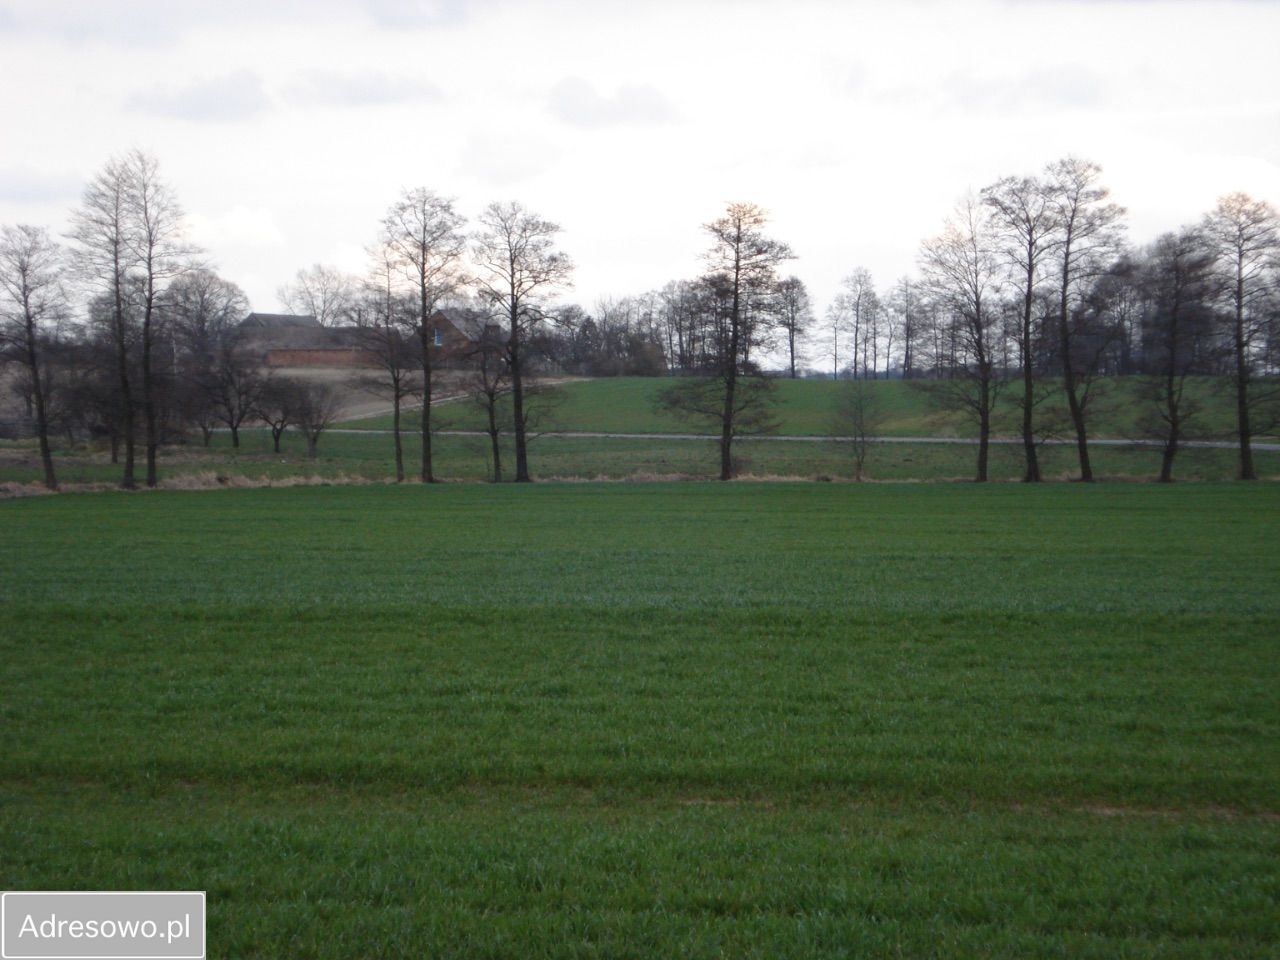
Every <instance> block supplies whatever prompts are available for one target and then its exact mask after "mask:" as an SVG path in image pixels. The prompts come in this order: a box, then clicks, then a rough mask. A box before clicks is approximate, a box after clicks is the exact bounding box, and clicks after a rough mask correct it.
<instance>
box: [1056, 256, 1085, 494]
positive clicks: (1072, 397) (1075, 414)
mask: <svg viewBox="0 0 1280 960" xmlns="http://www.w3.org/2000/svg"><path fill="white" fill-rule="evenodd" d="M1070 282H1071V236H1070V234H1068V235H1067V242H1066V246H1065V247H1064V248H1063V253H1062V277H1061V285H1062V291H1061V294H1060V299H1059V301H1058V347H1059V349H1060V350H1061V352H1062V389H1063V391H1064V392H1065V393H1066V395H1067V409H1068V410H1070V412H1071V425H1072V427H1073V428H1074V429H1075V432H1076V453H1077V455H1078V456H1079V458H1080V480H1081V482H1083V483H1093V466H1092V464H1090V462H1089V435H1088V433H1087V432H1086V430H1085V422H1084V405H1083V404H1082V403H1081V402H1080V396H1079V393H1078V392H1077V389H1076V372H1075V365H1074V363H1073V361H1072V358H1071V321H1070V318H1069V314H1068V311H1069V309H1070V286H1069V285H1070Z"/></svg>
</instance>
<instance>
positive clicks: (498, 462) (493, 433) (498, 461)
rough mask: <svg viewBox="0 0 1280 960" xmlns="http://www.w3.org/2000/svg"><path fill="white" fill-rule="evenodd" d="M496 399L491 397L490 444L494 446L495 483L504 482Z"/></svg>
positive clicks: (489, 405)
mask: <svg viewBox="0 0 1280 960" xmlns="http://www.w3.org/2000/svg"><path fill="white" fill-rule="evenodd" d="M496 400H497V398H496V397H489V403H488V411H489V443H490V444H491V445H492V446H493V482H494V483H501V482H502V449H501V444H499V443H498V405H497V402H496Z"/></svg>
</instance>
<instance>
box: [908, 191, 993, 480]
mask: <svg viewBox="0 0 1280 960" xmlns="http://www.w3.org/2000/svg"><path fill="white" fill-rule="evenodd" d="M992 233H993V231H992V227H991V223H990V214H989V212H988V211H987V210H986V208H984V207H983V206H982V205H981V204H980V203H979V202H978V201H977V200H976V199H974V198H973V197H969V198H968V199H966V200H965V201H963V202H962V203H961V204H960V206H959V207H958V208H957V210H956V213H955V215H954V216H953V217H952V218H951V219H950V220H948V221H947V223H946V226H945V227H944V229H943V232H942V233H941V234H940V235H939V236H937V237H935V238H933V239H931V240H927V241H925V244H924V247H923V249H922V251H921V258H920V259H921V267H922V269H923V271H924V274H925V278H926V282H927V283H928V284H929V287H930V290H931V292H932V294H933V296H934V297H935V298H936V299H937V301H938V308H939V319H940V320H941V321H942V323H943V324H944V326H945V334H946V339H948V340H949V341H950V343H949V346H950V348H951V350H950V352H951V353H953V354H954V356H953V357H950V358H949V359H948V360H947V362H946V366H947V367H948V370H947V372H948V374H949V376H948V377H947V378H946V379H943V380H938V381H934V382H932V383H930V384H929V386H928V388H927V389H929V390H930V391H931V394H932V396H933V397H934V399H935V400H937V401H938V402H940V403H941V404H942V405H943V406H945V407H947V408H949V409H955V410H962V411H965V412H968V413H969V414H970V415H971V416H972V417H973V418H974V419H975V420H976V421H977V426H978V468H977V476H976V477H975V479H976V480H977V481H978V482H979V483H981V482H984V481H986V479H987V475H988V471H987V461H988V456H989V453H990V441H991V417H992V413H993V411H994V409H995V401H996V397H997V395H998V393H999V390H1000V381H999V379H998V376H997V369H996V356H997V350H998V347H999V337H1000V333H999V330H1000V325H999V316H1000V310H999V305H998V304H999V298H998V287H999V282H1000V262H999V256H998V253H997V251H996V249H995V246H994V237H993V236H992Z"/></svg>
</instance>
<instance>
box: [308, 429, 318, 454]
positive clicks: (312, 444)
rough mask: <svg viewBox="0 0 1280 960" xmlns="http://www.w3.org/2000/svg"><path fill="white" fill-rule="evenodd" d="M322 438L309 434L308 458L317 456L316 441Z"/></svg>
mask: <svg viewBox="0 0 1280 960" xmlns="http://www.w3.org/2000/svg"><path fill="white" fill-rule="evenodd" d="M319 439H320V438H319V437H317V436H315V435H314V434H310V433H308V434H307V459H308V460H314V459H315V458H316V442H317V441H318V440H319Z"/></svg>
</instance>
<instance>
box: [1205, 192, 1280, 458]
mask: <svg viewBox="0 0 1280 960" xmlns="http://www.w3.org/2000/svg"><path fill="white" fill-rule="evenodd" d="M1204 229H1205V234H1206V236H1207V238H1208V239H1209V242H1210V243H1211V244H1212V245H1213V248H1214V252H1215V253H1216V254H1217V263H1218V269H1219V272H1220V275H1221V279H1222V281H1223V289H1224V290H1225V292H1226V299H1227V302H1228V304H1229V305H1230V316H1231V335H1230V340H1231V348H1232V353H1233V354H1234V357H1233V359H1234V364H1233V366H1234V370H1233V374H1234V379H1235V388H1236V389H1235V392H1236V434H1237V436H1238V437H1239V443H1240V479H1241V480H1256V479H1258V473H1257V470H1256V469H1255V467H1254V465H1253V429H1254V427H1253V424H1252V420H1253V414H1254V409H1255V407H1256V406H1257V405H1258V404H1259V403H1260V402H1268V403H1274V401H1275V399H1276V397H1277V394H1278V393H1280V391H1278V390H1277V388H1276V387H1275V386H1274V385H1271V386H1270V388H1269V389H1264V390H1263V391H1262V392H1261V393H1258V392H1256V391H1255V393H1254V394H1253V395H1252V396H1251V395H1250V387H1251V386H1252V385H1253V383H1254V379H1255V378H1254V367H1255V365H1256V363H1257V360H1256V354H1257V352H1258V348H1259V347H1260V346H1261V344H1262V343H1263V341H1264V337H1265V333H1266V329H1267V327H1268V326H1269V325H1270V324H1272V323H1274V318H1273V317H1271V316H1269V315H1268V312H1267V310H1266V309H1265V307H1266V306H1267V303H1266V297H1267V296H1268V294H1269V293H1270V291H1271V288H1272V287H1273V286H1274V283H1275V279H1276V277H1275V273H1276V271H1275V267H1276V261H1277V257H1278V256H1280V218H1278V217H1277V215H1276V210H1275V208H1274V207H1273V206H1271V204H1269V203H1266V202H1264V201H1261V200H1254V199H1253V198H1252V197H1250V196H1249V195H1248V194H1244V193H1231V194H1228V195H1227V196H1225V197H1222V198H1221V199H1220V200H1219V201H1218V205H1217V207H1216V208H1215V209H1214V211H1213V212H1212V213H1210V214H1209V215H1208V216H1207V217H1205V223H1204Z"/></svg>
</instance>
